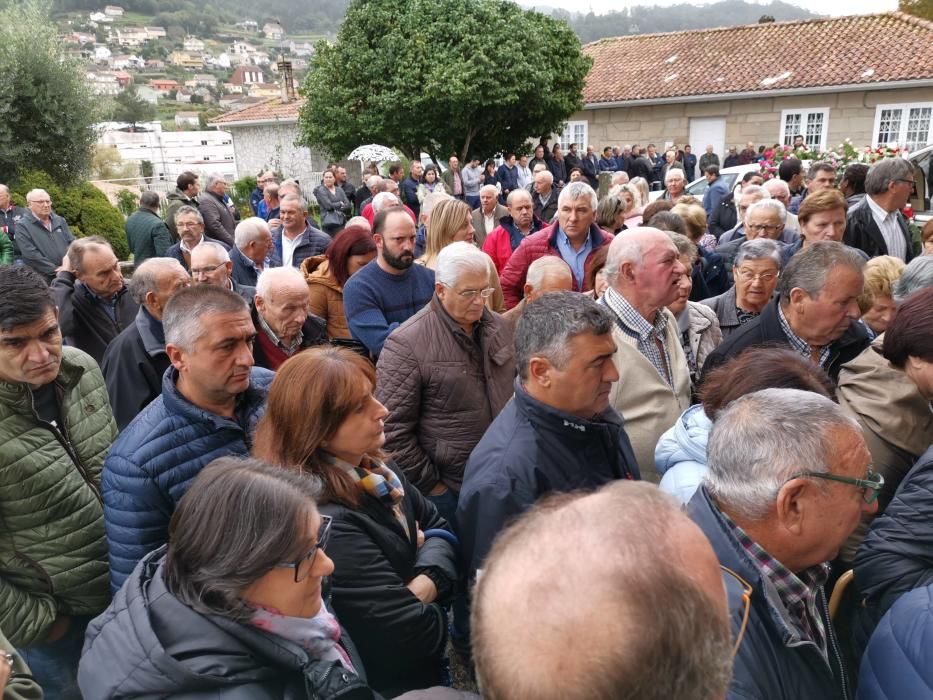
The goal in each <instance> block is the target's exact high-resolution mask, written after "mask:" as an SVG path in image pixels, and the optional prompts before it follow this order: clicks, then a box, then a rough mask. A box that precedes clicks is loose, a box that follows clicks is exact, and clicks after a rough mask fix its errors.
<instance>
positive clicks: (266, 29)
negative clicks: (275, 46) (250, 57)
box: [262, 21, 285, 41]
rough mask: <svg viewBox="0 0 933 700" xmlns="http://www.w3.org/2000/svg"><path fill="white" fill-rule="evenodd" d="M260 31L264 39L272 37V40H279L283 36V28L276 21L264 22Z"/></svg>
mask: <svg viewBox="0 0 933 700" xmlns="http://www.w3.org/2000/svg"><path fill="white" fill-rule="evenodd" d="M262 33H263V34H264V35H265V36H266V39H272V41H281V40H282V39H284V38H285V29H284V28H283V27H282V25H281V24H279V23H278V22H277V21H273V22H266V23H265V24H264V25H263V27H262Z"/></svg>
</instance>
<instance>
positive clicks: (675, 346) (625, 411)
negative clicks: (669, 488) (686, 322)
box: [600, 228, 690, 483]
mask: <svg viewBox="0 0 933 700" xmlns="http://www.w3.org/2000/svg"><path fill="white" fill-rule="evenodd" d="M684 274H687V271H686V270H685V268H684V265H683V263H681V262H680V258H679V256H678V253H677V248H676V247H675V246H674V243H673V242H672V241H671V239H670V237H669V236H668V235H667V234H666V233H664V232H663V231H660V230H658V229H655V228H636V229H633V230H631V231H627V232H626V234H625V235H624V236H617V237H616V238H615V239H614V240H613V241H612V244H611V245H610V246H609V254H608V256H607V258H606V267H605V275H606V278H607V280H608V281H609V288H608V289H607V290H606V292H605V294H604V295H603V298H602V299H601V302H600V303H602V304H605V305H606V307H607V308H608V309H609V310H610V311H611V312H612V315H613V319H614V321H615V323H614V325H613V330H612V335H613V339H614V340H615V342H616V346H617V350H616V354H615V364H616V367H617V368H618V370H619V381H618V382H616V383H615V384H614V385H613V387H612V393H611V394H610V396H609V401H610V403H611V404H612V407H613V408H615V409H616V411H618V412H619V413H621V414H622V417H623V418H624V419H625V431H626V432H627V433H628V436H629V438H630V439H631V441H632V447H633V449H634V451H635V459H636V460H637V462H638V468H639V470H640V471H641V478H642V479H644V480H646V481H651V482H653V483H658V481H659V480H660V478H659V476H658V474H657V472H656V471H655V466H654V448H655V446H656V445H657V442H658V438H660V437H661V434H662V433H664V431H665V430H667V429H668V428H670V427H671V426H672V425H674V423H675V422H676V421H677V418H678V416H679V415H680V414H681V413H682V412H683V411H684V410H686V408H687V407H688V406H689V405H690V370H689V368H688V367H687V358H686V356H685V355H684V351H683V347H682V346H681V344H680V340H679V334H678V330H677V321H676V320H675V319H674V316H673V314H671V312H670V311H668V310H667V309H665V308H664V307H665V306H667V305H668V304H670V303H671V302H673V301H674V299H676V298H677V295H678V284H679V281H680V278H681V276H682V275H684Z"/></svg>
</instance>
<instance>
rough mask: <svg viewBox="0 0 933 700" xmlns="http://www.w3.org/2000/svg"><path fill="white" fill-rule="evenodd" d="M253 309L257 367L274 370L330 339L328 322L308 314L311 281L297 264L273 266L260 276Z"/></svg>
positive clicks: (254, 354)
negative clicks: (327, 331)
mask: <svg viewBox="0 0 933 700" xmlns="http://www.w3.org/2000/svg"><path fill="white" fill-rule="evenodd" d="M250 312H251V313H252V318H253V325H254V326H255V327H256V339H255V340H254V341H253V360H254V364H255V366H256V367H265V368H266V369H270V370H272V371H273V372H274V371H276V370H277V369H278V368H279V367H281V366H282V363H284V362H285V361H286V360H287V359H288V358H290V357H292V356H293V355H295V354H297V353H299V352H301V351H302V350H306V349H307V348H309V347H311V346H313V345H321V344H323V343H326V342H327V335H326V333H325V328H326V326H327V324H326V322H325V321H324V319H322V318H320V317H318V316H315V315H314V314H312V313H308V283H307V282H306V281H305V276H304V274H303V273H301V272H299V271H298V270H296V269H295V268H293V267H270V268H268V269H267V270H264V271H263V273H262V274H261V275H259V282H258V283H257V285H256V297H255V299H254V300H253V304H252V305H251V307H250Z"/></svg>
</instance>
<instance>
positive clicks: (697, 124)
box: [560, 12, 933, 156]
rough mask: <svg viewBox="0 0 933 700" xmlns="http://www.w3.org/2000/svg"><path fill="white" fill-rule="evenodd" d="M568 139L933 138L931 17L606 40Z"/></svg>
mask: <svg viewBox="0 0 933 700" xmlns="http://www.w3.org/2000/svg"><path fill="white" fill-rule="evenodd" d="M583 51H584V53H586V54H587V55H589V56H590V57H592V59H593V67H592V69H591V70H590V72H589V75H588V76H587V78H586V85H585V87H584V89H583V102H584V106H583V110H582V111H579V112H577V113H576V114H574V115H573V116H571V117H570V119H569V120H568V122H567V124H566V127H565V129H564V131H563V133H561V134H560V140H561V142H563V143H564V145H569V144H570V143H574V142H575V143H577V144H592V145H593V146H594V147H596V149H597V151H598V150H599V149H601V148H602V147H603V146H607V145H616V144H620V145H621V144H625V143H639V144H642V145H644V144H647V143H649V142H654V143H656V144H658V146H659V147H661V146H662V145H667V144H670V143H678V144H684V143H690V144H692V145H693V150H694V152H695V153H702V151H703V149H704V148H705V147H706V145H707V144H712V145H713V146H714V147H715V149H716V152H717V153H719V154H720V156H722V154H724V153H725V150H724V149H725V148H727V147H728V146H739V147H740V150H741V147H744V144H745V143H746V142H748V141H752V142H754V143H755V144H766V145H771V144H774V143H781V144H791V143H792V142H793V138H794V136H795V135H796V134H802V135H803V136H804V138H805V139H806V142H807V145H808V146H809V147H810V148H811V149H821V148H829V147H832V146H834V145H835V144H838V143H839V142H841V141H843V140H844V139H846V138H849V139H851V140H852V143H854V144H856V145H858V146H861V145H869V144H870V145H872V146H877V145H879V144H887V143H898V144H900V145H906V146H908V147H909V148H911V149H916V148H917V147H918V146H922V145H925V144H928V143H933V22H927V21H925V20H921V19H917V18H915V17H911V16H909V15H906V14H901V13H899V12H891V13H885V14H876V15H861V16H853V17H833V18H829V19H817V20H806V21H798V22H772V23H765V24H755V25H748V26H740V27H724V28H720V29H701V30H695V31H688V32H674V33H666V34H648V35H640V36H638V35H636V36H625V37H617V38H613V39H602V40H600V41H597V42H594V43H591V44H587V45H586V46H584V47H583Z"/></svg>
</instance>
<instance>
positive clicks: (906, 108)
mask: <svg viewBox="0 0 933 700" xmlns="http://www.w3.org/2000/svg"><path fill="white" fill-rule="evenodd" d="M924 107H926V108H929V109H933V102H900V103H893V104H885V105H877V106H876V107H875V122H874V125H873V126H872V130H871V147H872V148H878V147H879V146H883V145H886V144H881V143H879V142H878V130H879V129H880V128H881V113H882V112H883V111H884V110H894V109H899V110H901V125H900V128H899V130H898V134H897V139H895V141H893V142H891V143H897V145H898V146H900V147H901V148H904V146H905V145H906V144H907V123H908V121H909V119H908V117H909V115H910V110H911V109H923V108H924ZM931 143H933V119H931V120H930V127H929V131H928V132H927V138H926V142H925V143H924V144H922V146H925V145H929V144H931Z"/></svg>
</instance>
